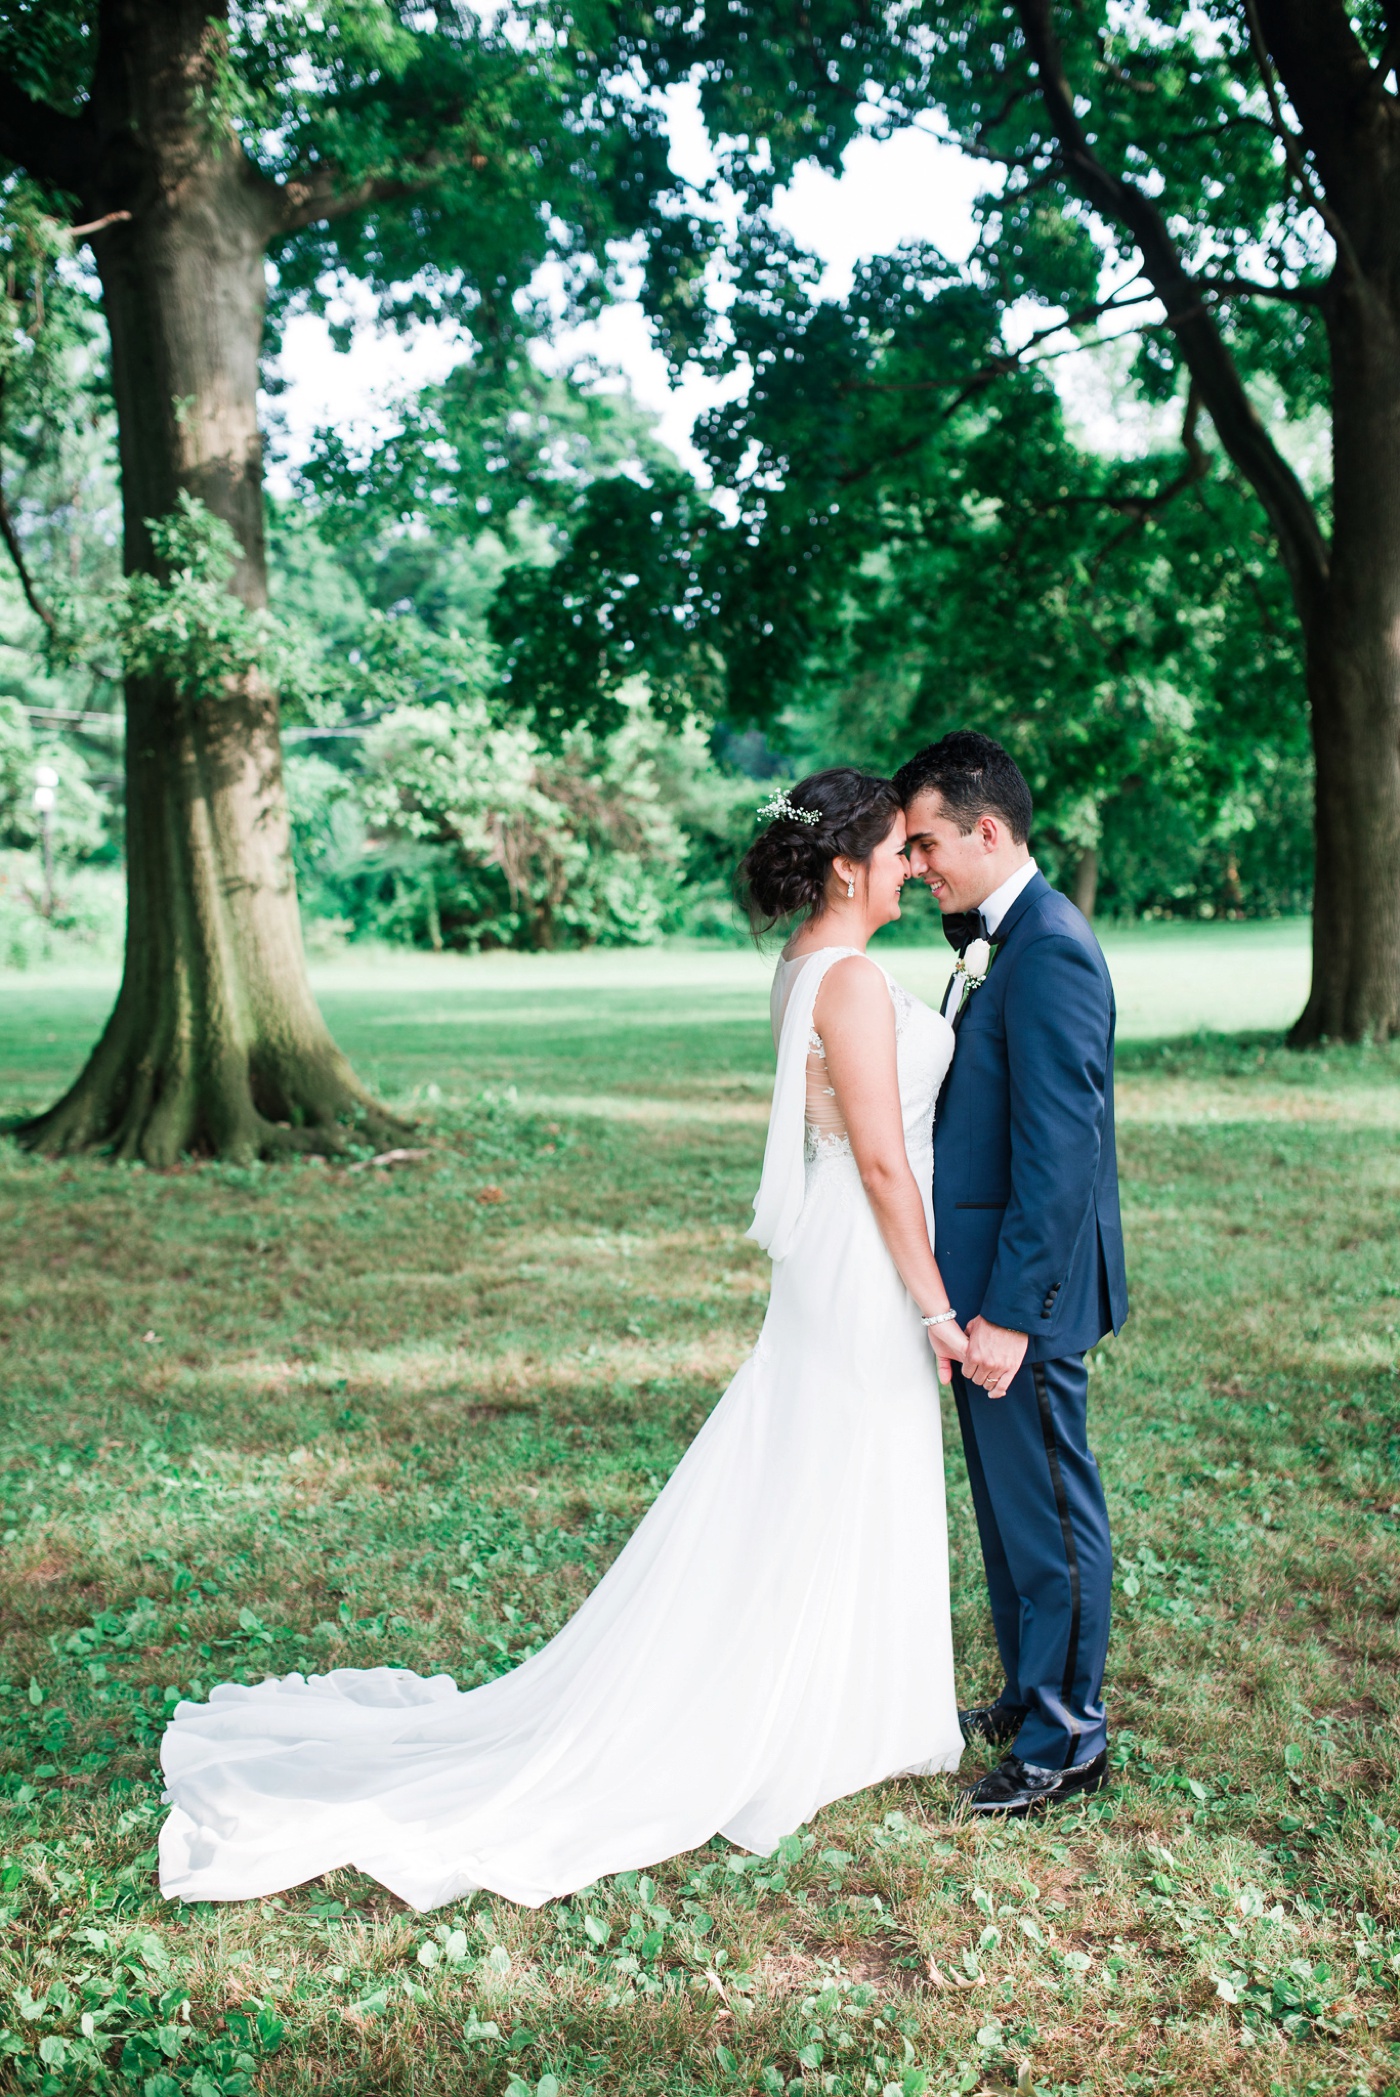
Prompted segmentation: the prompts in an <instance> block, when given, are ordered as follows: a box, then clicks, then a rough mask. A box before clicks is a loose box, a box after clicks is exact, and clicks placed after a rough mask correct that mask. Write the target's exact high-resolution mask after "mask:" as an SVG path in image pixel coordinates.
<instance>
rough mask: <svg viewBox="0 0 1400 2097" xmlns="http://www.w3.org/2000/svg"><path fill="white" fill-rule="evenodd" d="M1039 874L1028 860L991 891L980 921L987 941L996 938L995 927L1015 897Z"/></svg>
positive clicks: (1038, 869) (983, 907)
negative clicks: (984, 929) (983, 925)
mask: <svg viewBox="0 0 1400 2097" xmlns="http://www.w3.org/2000/svg"><path fill="white" fill-rule="evenodd" d="M1039 872H1040V868H1039V867H1038V866H1037V865H1036V863H1035V861H1034V860H1033V859H1028V860H1027V861H1026V863H1025V865H1024V866H1018V867H1017V869H1016V871H1015V873H1014V874H1011V875H1008V877H1007V879H1006V880H1005V881H1003V882H1002V884H1001V887H1000V888H994V889H993V890H992V892H991V894H990V895H989V896H988V898H987V900H986V902H985V903H984V904H983V905H982V921H983V923H984V924H985V925H986V927H987V937H988V939H995V938H996V936H997V926H998V925H999V924H1000V923H1001V921H1002V919H1003V918H1004V917H1005V916H1006V913H1007V911H1008V910H1009V909H1010V908H1011V906H1012V904H1013V903H1014V902H1015V900H1016V898H1017V896H1019V895H1020V893H1021V890H1022V889H1023V888H1024V887H1025V886H1026V885H1027V883H1028V882H1031V881H1033V880H1034V879H1035V877H1036V875H1037V874H1038V873H1039Z"/></svg>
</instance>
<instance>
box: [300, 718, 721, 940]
mask: <svg viewBox="0 0 1400 2097" xmlns="http://www.w3.org/2000/svg"><path fill="white" fill-rule="evenodd" d="M287 780H288V792H289V797H290V801H291V807H292V818H293V826H294V835H295V848H296V855H297V868H298V880H299V883H300V886H301V891H302V897H303V904H304V907H305V908H306V910H307V912H308V914H309V915H311V916H313V917H317V918H322V919H330V920H332V921H336V922H338V923H339V924H340V925H342V926H343V927H344V928H345V929H346V930H347V931H349V932H350V933H351V934H352V935H360V936H365V935H371V936H378V937H381V938H388V939H399V940H405V941H409V942H411V943H413V944H416V945H420V946H431V947H455V948H480V947H528V948H549V947H570V946H573V947H577V946H589V945H595V944H597V945H604V946H618V945H641V944H645V943H647V942H648V941H651V940H653V939H656V938H658V937H659V936H660V935H661V934H662V933H664V932H666V931H671V930H680V929H688V927H687V925H686V919H687V914H688V913H690V912H692V911H693V910H694V908H695V905H696V903H697V902H698V901H703V902H704V903H705V905H706V907H707V908H709V909H711V910H715V911H717V912H718V913H722V911H723V909H724V908H725V907H726V906H725V901H724V897H722V896H720V895H719V893H718V889H719V884H720V876H721V870H723V875H724V879H725V881H726V883H727V869H728V865H729V864H730V863H732V856H733V855H732V849H731V832H732V830H733V828H734V821H735V811H736V808H737V806H738V804H739V803H740V802H741V801H742V802H743V803H744V804H747V802H748V801H749V799H750V798H751V797H752V792H753V788H752V783H751V782H749V781H747V780H733V779H731V778H729V777H728V776H727V775H726V774H724V773H723V772H722V771H721V770H720V768H719V766H718V765H717V764H716V763H715V761H714V759H713V757H712V756H711V754H710V750H709V745H708V741H707V738H706V735H705V733H704V731H703V729H701V728H700V727H699V726H698V725H697V724H694V723H691V724H687V725H686V726H684V727H682V728H680V729H675V728H670V727H666V726H664V725H663V724H662V723H660V722H658V721H657V720H656V718H655V717H654V715H653V714H652V712H651V710H650V707H649V706H648V704H647V702H646V699H645V696H644V695H643V694H641V693H640V692H636V693H633V694H632V695H631V696H630V698H629V700H628V703H627V705H626V707H625V710H624V716H623V720H622V723H621V725H620V726H619V727H617V728H615V729H614V730H613V731H612V732H611V733H610V734H608V735H596V734H594V733H592V732H591V731H590V730H588V729H586V728H576V729H573V730H571V731H569V732H568V733H567V734H565V735H564V736H563V737H562V738H561V739H560V740H559V741H558V742H557V743H556V744H553V745H550V744H547V743H545V742H543V741H542V740H541V739H540V738H539V737H538V736H537V735H536V734H535V733H534V732H533V731H532V730H531V729H529V728H527V727H525V726H522V725H521V724H519V723H505V724H503V723H502V722H500V721H499V720H497V719H494V718H493V717H492V715H491V714H490V712H489V711H488V709H487V707H486V706H485V704H484V703H482V702H481V701H479V700H475V699H471V698H463V699H461V700H459V701H457V702H456V703H455V704H454V703H451V702H448V701H439V702H436V703H434V704H431V705H426V706H405V707H399V708H397V709H396V710H395V711H393V712H392V713H390V714H388V715H386V716H385V718H384V719H383V720H381V721H379V722H377V723H376V724H375V726H374V727H373V728H372V729H370V731H369V732H368V734H367V735H366V736H365V738H364V741H363V744H362V746H361V752H360V762H359V765H358V767H357V769H355V770H354V771H351V770H348V769H345V768H344V767H343V766H340V765H337V764H335V763H333V762H332V761H330V760H329V759H326V758H324V757H318V756H305V757H303V756H293V757H291V758H290V759H289V760H288V765H287ZM707 887H708V888H709V889H713V890H715V891H716V893H715V894H714V895H707V894H706V893H705V891H706V888H707ZM725 896H727V886H726V888H725Z"/></svg>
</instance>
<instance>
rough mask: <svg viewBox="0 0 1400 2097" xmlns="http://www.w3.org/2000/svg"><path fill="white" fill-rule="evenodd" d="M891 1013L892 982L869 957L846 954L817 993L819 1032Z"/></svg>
mask: <svg viewBox="0 0 1400 2097" xmlns="http://www.w3.org/2000/svg"><path fill="white" fill-rule="evenodd" d="M889 1010H890V992H889V978H888V977H887V976H886V974H885V971H884V970H883V969H882V968H881V966H880V964H879V962H878V961H872V960H871V959H870V956H869V955H868V954H846V955H843V957H842V958H841V960H840V961H833V962H832V964H831V966H830V968H829V969H828V970H827V972H826V974H825V976H823V978H822V983H821V988H820V990H819V991H818V992H817V1005H816V1019H817V1026H818V1029H819V1030H820V1028H821V1027H822V1025H823V1024H826V1025H828V1026H830V1025H831V1024H832V1023H833V1022H840V1021H843V1020H844V1021H847V1022H853V1021H858V1020H860V1019H863V1018H867V1017H869V1016H872V1015H879V1014H881V1013H887V1012H889Z"/></svg>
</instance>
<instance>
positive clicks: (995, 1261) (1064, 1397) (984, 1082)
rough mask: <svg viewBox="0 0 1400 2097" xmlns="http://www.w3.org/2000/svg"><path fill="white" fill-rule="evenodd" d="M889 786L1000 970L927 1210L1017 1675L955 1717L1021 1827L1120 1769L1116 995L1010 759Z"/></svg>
mask: <svg viewBox="0 0 1400 2097" xmlns="http://www.w3.org/2000/svg"><path fill="white" fill-rule="evenodd" d="M896 784H897V786H898V787H899V790H900V793H901V795H902V797H903V800H904V813H905V821H906V824H907V827H908V852H909V864H910V867H911V869H912V871H913V872H914V874H915V875H917V876H918V878H919V879H920V880H922V881H924V882H926V883H927V885H928V887H929V888H930V889H931V890H932V892H933V894H934V896H935V897H936V899H937V902H938V907H939V909H940V910H941V911H942V912H943V929H944V932H945V933H946V935H947V937H948V939H949V941H950V942H951V943H952V944H953V945H954V946H955V947H957V949H958V951H959V953H960V954H961V953H963V952H965V951H966V950H967V948H968V947H969V946H970V944H971V942H972V941H974V940H987V941H989V942H990V943H991V950H992V952H991V963H990V966H989V967H988V968H987V971H986V974H985V978H984V979H983V980H981V981H980V983H977V984H976V987H973V988H970V989H969V990H968V991H967V992H966V994H965V996H964V1000H963V1005H962V1009H961V1011H960V1013H959V1014H958V1016H957V1018H956V1019H955V1021H954V1024H955V1026H956V1027H957V1030H958V1044H957V1050H956V1053H955V1055H954V1057H953V1064H952V1069H951V1072H950V1074H949V1077H948V1080H947V1083H946V1085H945V1087H944V1091H943V1095H942V1098H941V1099H940V1101H939V1105H938V1116H937V1120H936V1122H935V1125H934V1176H933V1205H934V1223H935V1235H936V1251H937V1254H938V1265H939V1268H940V1271H941V1272H942V1275H943V1279H944V1281H945V1283H946V1284H947V1288H948V1293H949V1298H950V1301H951V1302H952V1303H953V1305H954V1307H955V1308H956V1309H957V1311H958V1313H959V1315H960V1317H961V1318H962V1320H963V1322H964V1324H965V1326H966V1329H967V1336H968V1353H967V1359H966V1360H965V1361H964V1362H963V1364H962V1366H961V1369H958V1368H957V1367H955V1368H954V1370H953V1390H954V1395H955V1397H956V1400H957V1407H958V1420H959V1423H960V1425H961V1427H962V1437H963V1447H964V1449H965V1451H966V1454H967V1469H968V1476H969V1479H970V1482H971V1486H972V1498H973V1505H974V1506H975V1508H976V1511H977V1527H978V1530H979V1532H980V1535H981V1539H982V1558H983V1563H984V1565H985V1567H986V1572H987V1586H988V1589H989V1591H990V1595H991V1604H992V1620H993V1623H994V1625H995V1628H996V1636H997V1645H998V1647H999V1648H1000V1652H1001V1661H1002V1666H1003V1668H1004V1670H1005V1673H1006V1682H1005V1686H1004V1687H1003V1689H1002V1692H1001V1694H1000V1696H999V1697H998V1698H997V1700H996V1702H995V1703H994V1704H988V1705H983V1706H980V1707H978V1708H976V1709H973V1710H971V1711H964V1712H963V1713H962V1714H961V1718H962V1724H963V1731H964V1733H965V1734H966V1735H967V1737H968V1738H969V1739H974V1738H975V1739H980V1740H983V1741H986V1742H989V1743H991V1744H992V1745H994V1746H997V1747H1005V1748H1008V1749H1009V1750H1010V1752H1009V1753H1007V1754H1006V1755H1005V1756H1004V1758H1003V1760H1002V1762H1001V1764H1000V1765H999V1767H998V1768H996V1769H994V1770H992V1771H991V1772H990V1774H989V1775H987V1776H984V1777H983V1778H982V1779H981V1781H980V1782H979V1783H977V1784H974V1785H973V1786H972V1788H971V1789H970V1790H969V1791H968V1792H966V1793H965V1795H964V1797H965V1804H966V1806H967V1809H968V1810H969V1811H970V1812H973V1813H977V1814H991V1815H998V1814H1021V1813H1028V1812H1030V1811H1032V1810H1033V1809H1035V1808H1038V1807H1040V1806H1044V1805H1049V1804H1051V1803H1054V1802H1056V1801H1060V1800H1064V1799H1070V1798H1076V1797H1082V1796H1083V1795H1084V1794H1085V1793H1086V1792H1091V1791H1097V1790H1098V1789H1099V1787H1100V1785H1101V1784H1103V1782H1104V1781H1105V1777H1106V1773H1107V1768H1108V1733H1107V1728H1106V1722H1105V1716H1104V1707H1103V1699H1102V1689H1103V1670H1104V1659H1105V1656H1106V1653H1107V1650H1108V1620H1109V1584H1110V1580H1111V1577H1112V1570H1113V1561H1112V1554H1111V1548H1110V1544H1109V1535H1108V1510H1107V1508H1106V1507H1105V1505H1104V1496H1103V1487H1102V1485H1101V1483H1100V1481H1099V1471H1098V1465H1097V1464H1096V1463H1095V1461H1094V1458H1093V1456H1092V1454H1091V1453H1090V1450H1089V1444H1088V1440H1087V1437H1086V1423H1085V1409H1086V1408H1085V1401H1086V1398H1087V1395H1088V1382H1089V1379H1088V1374H1087V1372H1086V1369H1085V1363H1084V1354H1085V1350H1086V1349H1087V1348H1090V1347H1092V1346H1094V1344H1095V1343H1096V1342H1097V1341H1098V1340H1101V1339H1102V1338H1103V1336H1104V1334H1105V1333H1107V1332H1109V1331H1110V1330H1112V1331H1113V1332H1117V1330H1118V1329H1119V1327H1120V1326H1121V1325H1122V1323H1123V1320H1124V1318H1125V1317H1126V1316H1127V1313H1128V1291H1127V1280H1126V1276H1125V1273H1124V1267H1123V1233H1122V1226H1121V1223H1120V1221H1119V1215H1118V1168H1117V1162H1116V1158H1115V1154H1114V1144H1113V1022H1114V1006H1113V986H1112V984H1111V983H1110V981H1109V975H1108V968H1107V966H1106V964H1105V962H1104V958H1103V955H1102V953H1101V952H1100V950H1099V944H1098V941H1097V940H1096V939H1095V937H1094V935H1093V933H1092V932H1091V930H1090V929H1089V926H1088V924H1087V923H1086V922H1085V920H1084V918H1083V917H1081V916H1080V914H1079V912H1078V911H1077V910H1076V909H1075V907H1074V905H1073V904H1072V903H1071V902H1069V901H1068V900H1067V898H1066V897H1064V896H1062V895H1060V894H1058V893H1057V892H1056V890H1054V889H1053V888H1051V886H1050V884H1049V882H1048V881H1047V880H1046V879H1045V878H1044V876H1043V875H1042V874H1041V873H1040V872H1039V870H1038V868H1037V867H1036V863H1035V861H1034V860H1033V859H1032V858H1031V856H1030V852H1029V849H1028V847H1027V843H1026V840H1027V838H1028V836H1029V834H1030V825H1031V796H1030V789H1029V787H1028V786H1027V785H1026V782H1025V780H1024V779H1023V778H1022V776H1021V773H1020V771H1019V770H1018V768H1017V766H1016V765H1015V763H1014V762H1013V761H1012V759H1011V758H1010V757H1009V756H1008V755H1007V753H1006V751H1005V750H1003V749H1002V747H1001V745H1000V743H994V742H993V741H992V740H991V738H990V737H989V736H985V735H976V734H973V733H972V732H970V731H967V730H962V731H959V732H958V733H956V734H954V735H945V736H944V737H943V739H942V741H941V742H938V743H934V744H932V745H931V746H930V747H929V748H928V749H927V750H921V751H920V752H919V754H918V755H917V757H912V758H911V759H910V760H909V762H908V764H906V765H904V766H903V767H902V768H901V769H900V771H899V772H898V773H897V774H896ZM984 951H985V950H984ZM972 959H973V957H972V956H969V963H971V961H972ZM968 976H969V980H970V981H972V980H973V976H974V972H973V970H972V968H971V966H969V969H968Z"/></svg>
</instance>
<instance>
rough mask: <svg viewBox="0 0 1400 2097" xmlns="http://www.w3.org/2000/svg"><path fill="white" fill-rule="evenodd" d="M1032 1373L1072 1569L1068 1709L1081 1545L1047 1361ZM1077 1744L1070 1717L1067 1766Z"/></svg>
mask: <svg viewBox="0 0 1400 2097" xmlns="http://www.w3.org/2000/svg"><path fill="white" fill-rule="evenodd" d="M1031 1375H1032V1377H1033V1378H1034V1381H1035V1402H1036V1404H1037V1406H1038V1407H1039V1408H1040V1432H1041V1434H1042V1436H1043V1437H1044V1441H1045V1456H1046V1461H1047V1462H1048V1463H1049V1465H1050V1483H1051V1485H1052V1486H1053V1487H1054V1488H1055V1508H1056V1512H1057V1513H1058V1515H1059V1517H1060V1534H1061V1536H1062V1537H1063V1538H1064V1543H1065V1564H1066V1566H1067V1567H1068V1569H1069V1640H1068V1643H1067V1644H1066V1647H1065V1678H1064V1681H1063V1683H1062V1684H1061V1687H1060V1698H1061V1701H1062V1703H1063V1704H1064V1706H1065V1710H1066V1713H1068V1712H1070V1711H1072V1709H1073V1703H1072V1699H1073V1696H1074V1678H1075V1675H1076V1674H1077V1673H1078V1671H1079V1549H1078V1546H1077V1545H1076V1543H1075V1541H1074V1525H1073V1523H1072V1522H1071V1521H1070V1518H1069V1497H1068V1495H1067V1494H1066V1492H1065V1480H1064V1473H1063V1472H1062V1471H1061V1469H1060V1445H1059V1443H1058V1442H1057V1441H1056V1439H1055V1416H1054V1414H1053V1413H1052V1412H1051V1410H1050V1392H1049V1389H1048V1387H1047V1385H1046V1381H1045V1364H1044V1363H1043V1362H1032V1363H1031ZM1078 1745H1079V1728H1078V1726H1076V1725H1075V1724H1074V1723H1073V1720H1071V1722H1070V1729H1069V1753H1068V1754H1067V1755H1066V1756H1065V1759H1064V1765H1063V1766H1064V1767H1065V1768H1066V1769H1072V1768H1073V1766H1074V1751H1075V1749H1076V1748H1077V1747H1078Z"/></svg>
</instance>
